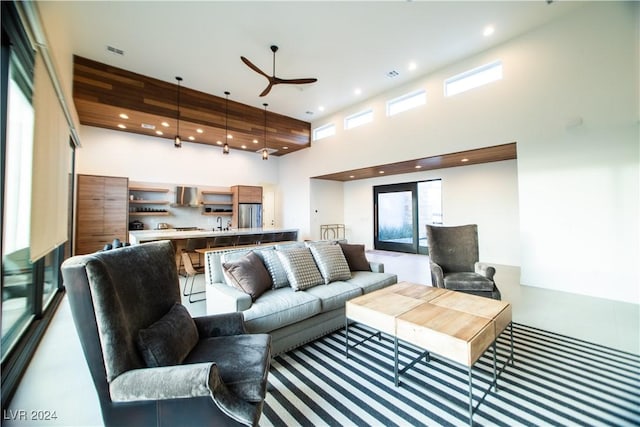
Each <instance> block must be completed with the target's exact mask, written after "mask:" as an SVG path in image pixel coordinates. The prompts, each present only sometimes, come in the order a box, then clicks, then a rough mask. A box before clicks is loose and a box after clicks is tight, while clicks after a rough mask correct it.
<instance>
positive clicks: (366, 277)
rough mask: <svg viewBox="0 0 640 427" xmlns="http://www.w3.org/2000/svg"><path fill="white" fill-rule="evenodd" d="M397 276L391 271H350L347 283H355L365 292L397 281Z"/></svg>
mask: <svg viewBox="0 0 640 427" xmlns="http://www.w3.org/2000/svg"><path fill="white" fill-rule="evenodd" d="M397 281H398V276H397V275H395V274H392V273H374V272H372V271H352V272H351V279H349V281H348V282H349V283H351V284H352V285H356V286H358V287H360V288H362V290H363V291H364V293H365V294H368V293H369V292H373V291H377V290H378V289H382V288H385V287H387V286H390V285H393V284H394V283H397Z"/></svg>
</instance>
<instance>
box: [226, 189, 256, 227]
mask: <svg viewBox="0 0 640 427" xmlns="http://www.w3.org/2000/svg"><path fill="white" fill-rule="evenodd" d="M231 193H232V201H233V217H232V218H231V227H232V228H238V224H239V223H238V219H239V215H238V212H239V210H240V209H239V205H241V204H256V203H259V204H262V187H256V186H251V185H234V186H233V187H231Z"/></svg>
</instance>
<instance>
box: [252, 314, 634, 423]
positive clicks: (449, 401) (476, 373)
mask: <svg viewBox="0 0 640 427" xmlns="http://www.w3.org/2000/svg"><path fill="white" fill-rule="evenodd" d="M369 334H370V331H369V330H368V329H367V328H366V327H363V326H360V325H356V326H354V327H350V328H349V341H350V342H352V343H353V342H355V341H356V340H358V339H361V338H365V337H366V336H368V335H369ZM352 340H353V341H352ZM344 345H345V343H344V331H343V330H341V331H337V332H335V333H333V334H330V335H327V336H325V337H323V338H321V339H319V340H317V341H315V342H312V343H310V344H307V345H305V346H302V347H300V348H298V349H296V350H294V351H291V352H288V353H286V354H284V355H281V356H278V357H276V358H275V359H274V360H273V361H272V365H271V372H270V375H269V391H268V394H267V399H266V401H265V406H264V411H263V416H262V418H261V420H260V425H261V426H296V425H300V426H326V425H329V426H394V425H397V426H423V425H429V426H441V425H442V426H462V425H468V417H467V414H468V406H467V405H468V385H467V379H468V374H467V370H466V368H464V367H462V366H460V365H457V364H455V363H451V362H449V361H447V360H445V359H442V358H439V357H438V356H436V355H432V357H431V362H429V363H428V364H427V363H425V362H424V361H422V362H420V363H418V364H416V365H415V366H414V367H413V368H412V369H410V370H409V371H407V372H406V373H405V374H404V376H403V377H401V385H400V387H398V388H396V387H394V385H393V340H392V339H391V338H390V337H389V336H385V335H383V336H382V340H381V341H379V340H378V339H377V338H376V339H371V340H369V341H367V342H365V343H364V344H362V345H360V346H358V347H357V348H356V349H355V350H350V352H349V359H348V360H347V359H346V358H345V353H344ZM514 348H515V364H514V365H508V366H507V367H506V369H505V371H504V372H503V373H502V376H501V377H500V379H499V380H498V387H499V388H498V392H497V393H495V392H494V391H493V390H492V391H491V392H490V393H489V394H488V395H487V396H486V398H485V400H484V402H482V404H481V405H480V406H479V407H478V409H477V411H476V412H475V414H474V416H473V421H474V425H478V426H481V425H483V426H494V425H495V426H516V425H527V426H529V425H532V426H549V425H562V426H587V425H588V426H632V425H636V426H637V425H640V356H638V355H634V354H630V353H625V352H621V351H617V350H613V349H611V348H608V347H603V346H599V345H596V344H591V343H588V342H585V341H581V340H578V339H574V338H570V337H566V336H563V335H558V334H554V333H551V332H546V331H543V330H540V329H536V328H532V327H528V326H524V325H520V324H514ZM508 352H509V334H508V332H506V333H503V334H502V336H501V337H500V338H499V340H498V351H497V355H498V366H500V365H501V363H503V362H504V361H505V360H506V359H507V357H508ZM400 354H401V366H404V365H405V364H406V363H408V362H409V361H410V360H412V359H414V358H415V357H416V356H417V355H419V354H420V350H419V349H417V348H415V347H412V346H410V345H402V346H401V348H400ZM492 369H493V355H492V352H491V350H489V351H488V352H486V353H485V355H483V357H482V358H481V359H480V360H479V361H478V363H477V364H476V365H475V367H474V369H473V388H474V390H473V391H474V399H475V402H477V400H478V399H480V397H481V396H482V390H480V389H481V388H482V389H484V388H486V387H487V386H488V384H490V382H491V379H492V373H493V370H492ZM404 378H406V379H407V380H405V381H402V379H404ZM475 402H474V403H475Z"/></svg>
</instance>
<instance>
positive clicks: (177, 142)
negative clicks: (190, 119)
mask: <svg viewBox="0 0 640 427" xmlns="http://www.w3.org/2000/svg"><path fill="white" fill-rule="evenodd" d="M176 80H177V81H178V117H177V127H176V137H175V138H174V139H173V146H174V147H176V148H181V147H182V140H181V139H180V82H181V81H182V77H179V76H176Z"/></svg>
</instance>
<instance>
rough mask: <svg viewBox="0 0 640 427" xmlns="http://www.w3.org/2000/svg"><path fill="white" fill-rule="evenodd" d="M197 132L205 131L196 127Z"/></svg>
mask: <svg viewBox="0 0 640 427" xmlns="http://www.w3.org/2000/svg"><path fill="white" fill-rule="evenodd" d="M196 132H198V133H203V132H204V131H203V130H202V129H196Z"/></svg>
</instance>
